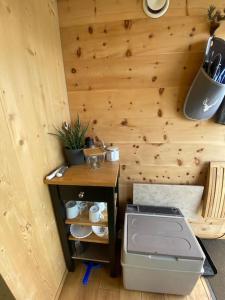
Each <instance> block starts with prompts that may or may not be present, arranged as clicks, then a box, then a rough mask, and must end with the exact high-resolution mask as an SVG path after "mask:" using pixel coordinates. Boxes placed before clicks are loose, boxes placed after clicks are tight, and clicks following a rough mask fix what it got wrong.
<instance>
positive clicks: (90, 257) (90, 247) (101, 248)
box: [72, 244, 110, 263]
mask: <svg viewBox="0 0 225 300" xmlns="http://www.w3.org/2000/svg"><path fill="white" fill-rule="evenodd" d="M108 253H109V249H108V245H96V244H87V245H85V249H84V251H83V252H82V253H80V254H79V255H76V253H74V254H73V256H72V258H73V259H78V260H86V261H96V262H102V263H109V262H110V260H109V254H108Z"/></svg>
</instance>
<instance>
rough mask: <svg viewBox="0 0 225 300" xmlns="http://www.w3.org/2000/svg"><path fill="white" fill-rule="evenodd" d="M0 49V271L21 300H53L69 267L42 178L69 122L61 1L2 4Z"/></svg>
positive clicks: (56, 161)
mask: <svg viewBox="0 0 225 300" xmlns="http://www.w3.org/2000/svg"><path fill="white" fill-rule="evenodd" d="M0 44H1V51H0V66H1V73H0V128H1V129H0V131H1V143H0V156H1V172H0V199H1V200H0V224H1V226H0V270H1V275H2V276H3V278H4V279H5V281H6V283H7V285H8V286H9V288H10V289H11V291H12V293H13V294H14V296H15V298H16V299H17V300H25V299H29V300H31V299H41V300H45V299H46V300H50V299H54V298H55V296H56V294H57V290H58V288H59V285H60V283H61V280H62V278H63V276H64V274H65V263H64V258H63V255H62V250H61V245H60V242H59V238H58V232H57V228H56V224H55V219H54V215H53V210H52V205H51V200H50V196H49V192H48V188H47V186H46V185H44V184H43V177H44V175H46V173H48V172H49V171H50V170H51V169H53V168H55V167H56V166H58V165H59V164H60V163H61V162H62V156H61V149H60V146H59V144H58V141H56V139H54V138H53V137H51V136H49V135H48V132H51V131H52V130H53V128H52V126H53V125H59V124H60V123H61V121H62V120H64V119H69V110H68V102H67V94H66V85H65V77H64V70H63V61H62V53H61V44H60V34H59V24H58V14H57V4H56V1H46V0H24V1H0Z"/></svg>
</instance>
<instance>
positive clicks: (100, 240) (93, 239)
mask: <svg viewBox="0 0 225 300" xmlns="http://www.w3.org/2000/svg"><path fill="white" fill-rule="evenodd" d="M69 240H70V241H81V242H87V243H99V244H108V243H109V240H108V239H105V238H101V237H98V236H97V235H95V234H94V233H92V234H91V235H89V236H88V237H86V238H82V239H79V238H75V237H73V236H72V235H70V236H69Z"/></svg>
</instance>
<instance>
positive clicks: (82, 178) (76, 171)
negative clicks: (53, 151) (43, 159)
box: [44, 162, 119, 187]
mask: <svg viewBox="0 0 225 300" xmlns="http://www.w3.org/2000/svg"><path fill="white" fill-rule="evenodd" d="M118 173H119V163H118V162H104V163H102V164H101V167H100V168H98V169H92V168H90V166H89V165H87V164H83V165H77V166H71V167H69V168H68V169H67V170H66V172H65V174H64V176H63V177H54V178H53V179H51V180H47V179H45V180H44V182H45V183H46V184H53V185H81V186H107V187H115V186H116V182H117V176H118Z"/></svg>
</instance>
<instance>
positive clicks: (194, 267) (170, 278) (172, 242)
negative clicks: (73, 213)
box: [121, 206, 205, 295]
mask: <svg viewBox="0 0 225 300" xmlns="http://www.w3.org/2000/svg"><path fill="white" fill-rule="evenodd" d="M134 207H136V208H135V209H136V211H135V209H134V211H132V209H130V208H129V209H128V210H127V212H126V214H125V224H124V240H123V247H122V257H121V264H122V268H123V283H124V287H125V288H127V289H130V290H139V291H148V292H155V293H168V294H178V295H187V294H189V293H190V292H191V291H192V289H193V287H194V286H195V284H196V282H197V280H198V278H199V277H200V275H201V274H202V272H203V264H204V260H205V255H204V253H203V251H202V249H201V247H200V245H199V244H198V241H197V239H196V238H195V236H194V235H193V233H192V231H191V229H190V227H189V225H188V224H187V222H186V221H185V219H184V217H183V216H182V214H179V213H178V214H177V215H176V214H174V213H172V214H170V213H168V210H169V209H173V210H176V208H167V212H166V213H165V212H163V213H160V209H156V211H155V212H154V209H153V211H152V209H151V208H150V209H149V212H148V208H146V206H145V207H144V209H143V210H142V207H141V206H134ZM129 210H130V211H129ZM162 211H163V210H162ZM177 211H178V212H179V210H177Z"/></svg>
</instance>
